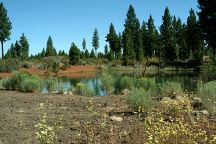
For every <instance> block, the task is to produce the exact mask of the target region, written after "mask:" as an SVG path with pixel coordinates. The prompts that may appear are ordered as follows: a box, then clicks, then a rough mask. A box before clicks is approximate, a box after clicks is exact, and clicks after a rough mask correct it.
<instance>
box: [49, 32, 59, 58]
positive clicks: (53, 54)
mask: <svg viewBox="0 0 216 144" xmlns="http://www.w3.org/2000/svg"><path fill="white" fill-rule="evenodd" d="M55 55H57V52H56V49H55V48H54V47H53V41H52V38H51V36H49V37H48V40H47V46H46V56H55Z"/></svg>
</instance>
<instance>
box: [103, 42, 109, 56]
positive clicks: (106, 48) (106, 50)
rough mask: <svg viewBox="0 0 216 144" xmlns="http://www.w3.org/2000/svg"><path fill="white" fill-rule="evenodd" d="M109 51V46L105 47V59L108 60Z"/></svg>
mask: <svg viewBox="0 0 216 144" xmlns="http://www.w3.org/2000/svg"><path fill="white" fill-rule="evenodd" d="M108 54H109V50H108V46H107V44H106V45H105V46H104V56H105V58H108Z"/></svg>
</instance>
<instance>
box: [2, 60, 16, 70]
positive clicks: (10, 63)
mask: <svg viewBox="0 0 216 144" xmlns="http://www.w3.org/2000/svg"><path fill="white" fill-rule="evenodd" d="M18 67H19V62H18V61H17V60H1V61H0V72H12V71H14V70H17V69H18Z"/></svg>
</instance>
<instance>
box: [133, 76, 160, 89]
mask: <svg viewBox="0 0 216 144" xmlns="http://www.w3.org/2000/svg"><path fill="white" fill-rule="evenodd" d="M135 86H136V87H137V88H144V89H145V90H150V89H153V88H155V87H156V82H155V79H153V78H140V79H137V80H136V83H135Z"/></svg>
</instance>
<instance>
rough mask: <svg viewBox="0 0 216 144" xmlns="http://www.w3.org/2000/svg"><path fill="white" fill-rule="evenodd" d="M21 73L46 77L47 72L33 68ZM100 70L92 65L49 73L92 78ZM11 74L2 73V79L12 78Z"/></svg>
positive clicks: (23, 69)
mask: <svg viewBox="0 0 216 144" xmlns="http://www.w3.org/2000/svg"><path fill="white" fill-rule="evenodd" d="M19 71H25V72H28V73H30V74H37V75H46V74H47V72H46V71H45V70H40V69H38V68H36V67H31V68H28V69H27V68H21V69H19ZM97 72H98V69H97V67H96V66H92V65H80V66H70V67H68V68H67V69H66V70H65V71H64V70H60V71H58V73H53V74H52V73H49V74H51V75H57V76H59V77H70V78H83V77H86V78H91V77H95V76H96V75H97ZM11 75H12V74H11V73H0V79H1V78H5V77H8V76H11Z"/></svg>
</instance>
